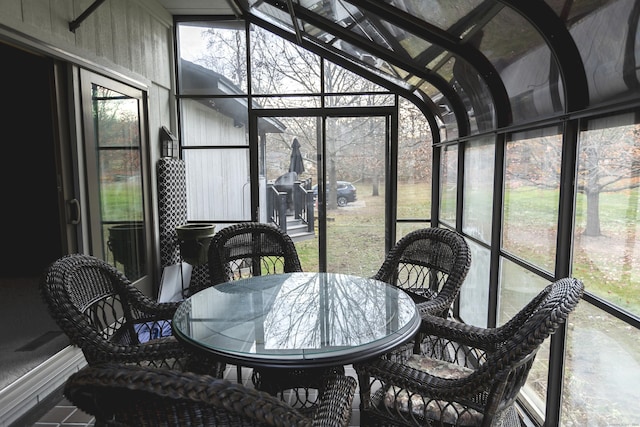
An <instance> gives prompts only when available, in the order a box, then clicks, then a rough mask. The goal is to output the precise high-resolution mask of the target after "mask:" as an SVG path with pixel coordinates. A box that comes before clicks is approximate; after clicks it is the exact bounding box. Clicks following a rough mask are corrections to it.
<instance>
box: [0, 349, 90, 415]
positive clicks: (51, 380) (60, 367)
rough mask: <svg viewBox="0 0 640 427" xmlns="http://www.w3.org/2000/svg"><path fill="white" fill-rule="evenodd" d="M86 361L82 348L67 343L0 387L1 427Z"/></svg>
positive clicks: (63, 380)
mask: <svg viewBox="0 0 640 427" xmlns="http://www.w3.org/2000/svg"><path fill="white" fill-rule="evenodd" d="M86 364H87V362H86V360H85V359H84V355H83V354H82V351H81V350H80V349H79V348H77V347H73V346H69V347H66V348H64V349H62V350H61V351H59V352H58V353H57V354H55V355H53V356H52V357H50V358H49V359H47V360H46V361H44V362H42V363H41V364H40V365H38V366H36V367H35V368H34V369H32V370H30V371H29V372H27V373H26V374H24V375H23V376H21V377H20V378H18V379H17V380H16V381H14V382H13V383H11V384H9V385H8V386H7V387H5V388H4V389H2V390H0V408H2V414H0V426H2V427H5V426H10V425H11V423H13V422H15V421H17V420H18V419H19V418H20V417H22V416H23V415H25V414H26V413H27V412H28V411H29V410H31V409H33V408H34V407H35V406H36V405H38V404H39V403H40V402H42V401H43V400H44V399H45V398H46V397H47V396H49V394H51V393H52V392H53V391H55V390H56V389H58V388H59V387H60V386H62V385H63V384H64V383H65V381H66V380H67V378H68V377H69V375H71V374H73V373H74V372H77V371H78V370H79V369H81V368H82V367H84V366H85V365H86Z"/></svg>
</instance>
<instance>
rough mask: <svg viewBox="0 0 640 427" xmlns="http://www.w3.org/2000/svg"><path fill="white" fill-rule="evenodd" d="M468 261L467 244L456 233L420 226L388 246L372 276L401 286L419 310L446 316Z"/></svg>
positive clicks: (467, 267)
mask: <svg viewBox="0 0 640 427" xmlns="http://www.w3.org/2000/svg"><path fill="white" fill-rule="evenodd" d="M470 265H471V255H470V252H469V247H468V246H467V243H466V242H465V240H464V238H463V237H462V236H461V235H460V234H458V233H456V232H455V231H451V230H447V229H444V228H423V229H420V230H416V231H413V232H411V233H409V234H407V235H406V236H404V237H403V238H402V239H400V240H399V241H398V242H397V243H396V244H395V245H394V246H393V248H391V250H390V251H389V253H388V254H387V257H386V258H385V261H384V263H383V264H382V266H381V267H380V270H378V272H377V273H376V275H375V276H374V279H378V280H381V281H383V282H387V283H390V284H392V285H395V286H397V287H399V288H402V289H403V290H404V291H406V292H407V293H408V294H409V295H410V296H411V298H413V300H414V302H415V303H416V305H417V306H418V310H419V311H420V313H421V314H434V315H440V316H443V317H446V316H447V314H448V312H449V310H450V308H451V305H452V304H453V302H454V300H455V299H456V297H457V296H458V293H459V292H460V287H461V286H462V282H463V281H464V279H465V277H466V275H467V272H468V271H469V267H470Z"/></svg>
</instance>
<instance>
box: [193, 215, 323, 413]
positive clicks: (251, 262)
mask: <svg viewBox="0 0 640 427" xmlns="http://www.w3.org/2000/svg"><path fill="white" fill-rule="evenodd" d="M301 271H302V266H301V264H300V259H299V258H298V252H297V250H296V246H295V244H294V243H293V240H291V237H289V235H288V234H287V233H285V232H283V231H282V230H280V229H279V228H278V227H276V226H274V225H272V224H265V223H260V222H243V223H240V224H235V225H231V226H229V227H226V228H223V229H222V230H220V231H218V232H217V233H216V234H215V235H214V236H213V239H212V240H211V243H210V245H209V276H210V277H211V284H212V285H218V284H220V283H224V282H230V281H233V280H238V279H243V278H247V277H253V276H262V275H265V274H278V273H294V272H301ZM198 290H199V289H193V291H198ZM272 373H273V372H271V370H269V369H262V370H258V369H255V370H254V371H253V381H254V384H255V385H256V387H258V388H260V389H265V390H271V391H272V392H273V393H274V394H275V393H277V392H278V391H280V392H281V391H283V390H285V389H289V388H290V387H293V388H297V387H294V386H293V385H294V384H300V385H302V386H304V388H305V391H304V392H303V393H304V394H306V393H307V391H306V390H307V389H308V385H309V384H311V382H309V381H308V380H307V377H308V372H306V371H304V372H298V371H295V370H289V371H288V373H287V374H286V375H283V374H282V372H280V371H276V373H275V375H276V376H277V377H278V378H279V379H280V380H284V379H285V378H287V380H286V381H284V382H283V383H282V387H279V386H275V385H274V383H273V378H271V377H270V374H272ZM237 375H238V380H241V378H242V372H241V367H240V366H238V367H237ZM265 375H266V376H265ZM261 377H262V378H261ZM313 388H315V387H313ZM301 400H302V401H305V399H301Z"/></svg>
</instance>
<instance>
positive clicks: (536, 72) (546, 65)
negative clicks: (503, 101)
mask: <svg viewBox="0 0 640 427" xmlns="http://www.w3.org/2000/svg"><path fill="white" fill-rule="evenodd" d="M590 37H593V34H591V35H590ZM470 42H471V43H474V44H475V45H477V46H479V47H480V50H481V51H482V53H483V54H485V55H486V56H487V58H488V59H489V60H490V61H491V63H492V64H493V66H494V67H495V68H496V69H497V70H498V72H499V73H500V77H501V79H502V81H503V83H504V85H505V88H506V90H507V94H508V96H509V99H510V101H511V109H512V116H513V122H514V123H519V122H522V121H525V120H534V119H539V118H540V116H544V115H551V114H553V113H557V112H562V111H564V93H563V91H562V86H561V85H560V84H559V83H560V82H559V73H557V72H555V73H553V72H551V70H554V69H557V64H556V62H555V59H552V58H553V55H552V54H551V51H550V50H549V48H548V46H547V44H546V43H545V42H544V40H543V39H542V36H541V35H540V33H538V31H537V30H536V29H535V28H534V27H533V26H532V25H531V24H529V22H528V21H527V20H525V19H524V18H523V17H522V16H521V15H520V14H518V13H517V12H515V11H514V10H513V9H510V8H508V7H505V8H503V9H501V10H500V11H499V12H498V13H497V14H496V15H495V16H494V17H493V19H491V20H490V21H489V22H488V23H487V25H486V26H485V27H483V28H482V30H481V31H478V32H476V33H475V34H474V35H473V39H472V40H470ZM611 50H615V49H611ZM550 75H555V76H558V77H555V79H554V80H553V81H551V80H550V77H549V76H550Z"/></svg>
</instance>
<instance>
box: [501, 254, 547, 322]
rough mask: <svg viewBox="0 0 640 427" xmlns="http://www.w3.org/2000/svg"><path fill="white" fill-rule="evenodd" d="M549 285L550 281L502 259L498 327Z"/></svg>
mask: <svg viewBox="0 0 640 427" xmlns="http://www.w3.org/2000/svg"><path fill="white" fill-rule="evenodd" d="M548 284H549V281H547V280H545V279H543V278H542V277H540V276H538V275H536V274H534V273H532V272H530V271H529V270H525V269H524V268H522V267H520V266H519V265H517V264H516V263H514V262H511V261H509V260H508V259H506V258H503V257H501V258H500V291H499V293H498V306H499V308H498V325H503V324H505V323H506V322H507V321H508V320H509V319H511V318H512V317H513V316H515V315H516V314H517V313H518V311H520V310H521V309H522V308H523V307H524V306H525V305H527V304H528V303H529V301H531V300H532V299H533V298H534V297H535V296H536V295H538V293H539V292H540V291H542V290H543V289H544V288H545V286H547V285H548Z"/></svg>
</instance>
